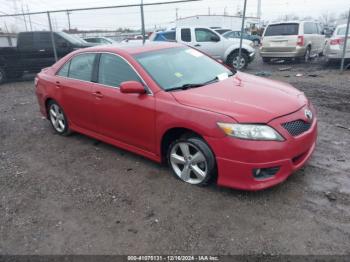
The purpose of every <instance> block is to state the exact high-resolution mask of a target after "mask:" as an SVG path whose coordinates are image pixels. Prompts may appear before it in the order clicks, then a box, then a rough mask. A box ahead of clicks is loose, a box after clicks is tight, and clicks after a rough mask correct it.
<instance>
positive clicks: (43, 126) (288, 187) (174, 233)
mask: <svg viewBox="0 0 350 262" xmlns="http://www.w3.org/2000/svg"><path fill="white" fill-rule="evenodd" d="M282 67H292V69H291V70H288V71H279V70H278V69H279V68H282ZM247 71H248V72H251V73H255V72H261V71H265V72H267V73H269V72H272V75H271V76H270V78H271V79H277V80H282V81H287V82H290V83H291V84H293V85H294V86H296V87H297V88H299V89H301V90H303V91H304V92H305V93H306V94H307V96H308V97H309V98H310V99H311V100H312V102H313V103H314V104H315V106H316V107H317V109H318V112H319V139H318V146H317V149H316V151H315V153H314V155H313V158H312V159H311V161H310V162H309V164H308V165H307V166H306V167H305V168H303V169H302V170H300V171H299V172H297V173H295V174H294V175H293V176H291V177H290V178H289V179H288V180H287V181H286V182H284V183H283V184H281V185H279V186H276V187H274V188H271V189H268V190H265V191H260V192H242V191H237V190H232V189H227V188H223V187H217V186H215V185H212V186H209V187H206V188H199V187H194V186H190V185H187V184H185V183H181V182H179V181H177V180H176V179H174V178H173V177H172V176H171V175H170V172H169V171H168V169H167V168H166V167H163V166H160V165H158V164H156V163H153V162H151V161H149V160H147V159H144V158H142V157H140V156H137V155H134V154H132V153H128V152H126V151H123V150H120V149H118V148H115V147H112V146H110V145H107V144H104V143H101V142H99V141H96V140H94V139H91V138H88V137H86V136H83V135H79V134H74V135H72V136H70V137H61V136H58V135H56V134H54V132H53V131H52V129H51V127H50V125H49V122H48V121H46V120H44V119H43V118H42V116H41V115H40V113H39V112H38V106H37V103H36V98H35V96H34V86H33V83H32V80H31V81H23V82H17V83H8V84H4V85H1V86H0V90H1V96H0V210H1V211H0V253H1V254H203V253H205V254H256V253H263V252H264V253H266V254H350V249H349V246H350V159H349V155H350V154H349V153H350V129H344V128H342V127H340V126H343V127H347V128H350V72H349V70H348V71H347V72H345V73H344V74H342V75H340V74H339V73H338V71H337V70H336V68H324V67H323V66H322V65H320V64H319V63H316V62H313V63H311V64H309V65H303V64H292V63H291V64H270V65H263V64H262V63H261V61H260V60H259V59H258V60H257V61H256V62H254V64H252V65H250V66H249V69H248V70H247ZM297 73H302V74H303V76H300V77H296V76H295V75H296V74H297ZM309 74H313V75H317V76H316V77H315V76H308V75H309Z"/></svg>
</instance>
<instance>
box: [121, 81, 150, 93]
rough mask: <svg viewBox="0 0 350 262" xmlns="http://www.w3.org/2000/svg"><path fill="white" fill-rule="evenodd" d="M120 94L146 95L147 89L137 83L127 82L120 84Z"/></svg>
mask: <svg viewBox="0 0 350 262" xmlns="http://www.w3.org/2000/svg"><path fill="white" fill-rule="evenodd" d="M120 92H122V93H124V94H144V93H146V90H145V87H144V86H143V85H142V84H141V83H140V82H137V81H125V82H123V83H121V84H120Z"/></svg>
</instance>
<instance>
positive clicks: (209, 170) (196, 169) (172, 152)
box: [167, 137, 216, 186]
mask: <svg viewBox="0 0 350 262" xmlns="http://www.w3.org/2000/svg"><path fill="white" fill-rule="evenodd" d="M167 159H168V163H169V166H170V168H171V170H172V173H173V175H174V176H175V177H176V178H178V179H180V180H182V181H183V182H186V183H189V184H192V185H198V186H205V185H208V184H209V183H210V182H211V181H212V180H213V179H214V178H215V176H216V161H215V157H214V154H213V152H212V151H211V149H210V148H209V146H208V145H207V143H206V142H205V141H204V140H203V139H201V138H198V137H189V138H181V139H178V140H175V141H174V142H173V143H172V144H171V145H170V147H169V150H168V154H167Z"/></svg>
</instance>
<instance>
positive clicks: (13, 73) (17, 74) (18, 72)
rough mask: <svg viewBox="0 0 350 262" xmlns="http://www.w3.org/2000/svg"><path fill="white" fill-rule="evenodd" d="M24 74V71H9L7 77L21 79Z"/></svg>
mask: <svg viewBox="0 0 350 262" xmlns="http://www.w3.org/2000/svg"><path fill="white" fill-rule="evenodd" d="M22 76H23V72H20V71H17V72H12V73H8V75H7V78H8V79H19V78H22Z"/></svg>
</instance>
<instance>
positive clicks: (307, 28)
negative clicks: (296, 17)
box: [304, 22, 315, 35]
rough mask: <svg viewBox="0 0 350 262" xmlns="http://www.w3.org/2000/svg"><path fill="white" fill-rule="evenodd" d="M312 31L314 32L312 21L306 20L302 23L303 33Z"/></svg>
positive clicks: (311, 32) (307, 33)
mask: <svg viewBox="0 0 350 262" xmlns="http://www.w3.org/2000/svg"><path fill="white" fill-rule="evenodd" d="M314 33H315V28H314V23H310V22H306V23H305V24H304V34H306V35H309V34H314Z"/></svg>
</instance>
